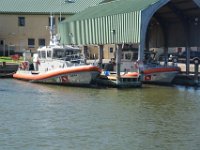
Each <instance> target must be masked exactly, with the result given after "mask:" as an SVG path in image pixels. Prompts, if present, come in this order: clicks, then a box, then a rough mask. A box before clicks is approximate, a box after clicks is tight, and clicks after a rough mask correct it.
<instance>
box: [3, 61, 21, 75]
mask: <svg viewBox="0 0 200 150" xmlns="http://www.w3.org/2000/svg"><path fill="white" fill-rule="evenodd" d="M17 69H18V64H17V63H6V62H0V78H11V77H12V75H13V73H15V72H16V71H17Z"/></svg>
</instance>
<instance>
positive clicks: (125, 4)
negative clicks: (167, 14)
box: [68, 0, 159, 21]
mask: <svg viewBox="0 0 200 150" xmlns="http://www.w3.org/2000/svg"><path fill="white" fill-rule="evenodd" d="M158 1H159V0H115V1H111V2H107V3H102V4H99V5H97V6H94V7H90V8H88V9H86V10H84V11H82V12H80V13H78V14H76V15H74V16H73V17H71V19H69V20H68V21H74V20H82V19H89V18H96V17H102V16H111V15H115V14H123V13H129V12H135V11H142V10H144V9H146V8H148V6H150V5H152V4H154V3H156V2H158Z"/></svg>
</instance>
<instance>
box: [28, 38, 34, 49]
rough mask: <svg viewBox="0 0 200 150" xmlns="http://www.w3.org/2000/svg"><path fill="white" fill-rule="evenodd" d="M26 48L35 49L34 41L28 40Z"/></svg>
mask: <svg viewBox="0 0 200 150" xmlns="http://www.w3.org/2000/svg"><path fill="white" fill-rule="evenodd" d="M28 47H29V48H34V47H35V39H28Z"/></svg>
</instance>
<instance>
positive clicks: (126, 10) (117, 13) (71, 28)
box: [59, 0, 159, 45]
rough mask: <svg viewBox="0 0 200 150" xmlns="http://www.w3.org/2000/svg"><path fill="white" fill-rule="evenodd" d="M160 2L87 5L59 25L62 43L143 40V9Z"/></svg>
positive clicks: (138, 0) (128, 0) (129, 0)
mask: <svg viewBox="0 0 200 150" xmlns="http://www.w3.org/2000/svg"><path fill="white" fill-rule="evenodd" d="M158 1H159V0H115V1H109V2H107V3H102V4H99V5H97V6H94V7H90V8H87V9H85V10H84V11H82V12H80V13H77V14H76V15H74V16H72V17H71V18H69V19H68V20H66V21H64V22H62V23H61V24H60V25H59V29H60V33H61V42H62V43H65V44H71V43H74V44H85V45H86V44H109V43H122V42H124V43H140V34H141V32H140V31H141V13H142V10H145V9H146V8H148V7H149V6H151V5H153V4H155V3H156V2H158ZM66 35H67V36H66Z"/></svg>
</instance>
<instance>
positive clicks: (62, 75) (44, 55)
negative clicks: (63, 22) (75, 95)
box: [13, 28, 101, 86]
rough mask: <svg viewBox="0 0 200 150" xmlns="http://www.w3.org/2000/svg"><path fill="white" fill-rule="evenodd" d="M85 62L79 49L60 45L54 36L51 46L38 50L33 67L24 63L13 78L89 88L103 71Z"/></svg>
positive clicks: (28, 62) (26, 62) (27, 62)
mask: <svg viewBox="0 0 200 150" xmlns="http://www.w3.org/2000/svg"><path fill="white" fill-rule="evenodd" d="M52 30H53V29H52V28H51V31H52ZM51 34H52V32H51ZM52 35H53V34H52ZM29 60H30V59H29ZM84 62H85V61H84V59H83V57H82V55H81V50H80V49H79V48H78V47H74V46H70V45H68V46H62V45H59V44H58V42H57V40H56V38H55V36H54V35H53V36H51V42H50V45H49V46H44V47H42V48H38V50H37V53H36V54H34V55H33V65H31V63H30V61H24V62H22V63H21V65H20V67H19V69H18V70H17V72H16V73H15V74H14V75H13V77H14V78H15V79H21V80H27V81H31V82H41V83H51V84H64V85H78V86H89V85H90V84H91V83H92V81H93V80H94V79H95V78H96V77H97V76H98V75H99V74H100V72H101V70H100V68H99V67H97V66H93V65H88V64H86V63H84ZM33 66H34V67H33Z"/></svg>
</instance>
